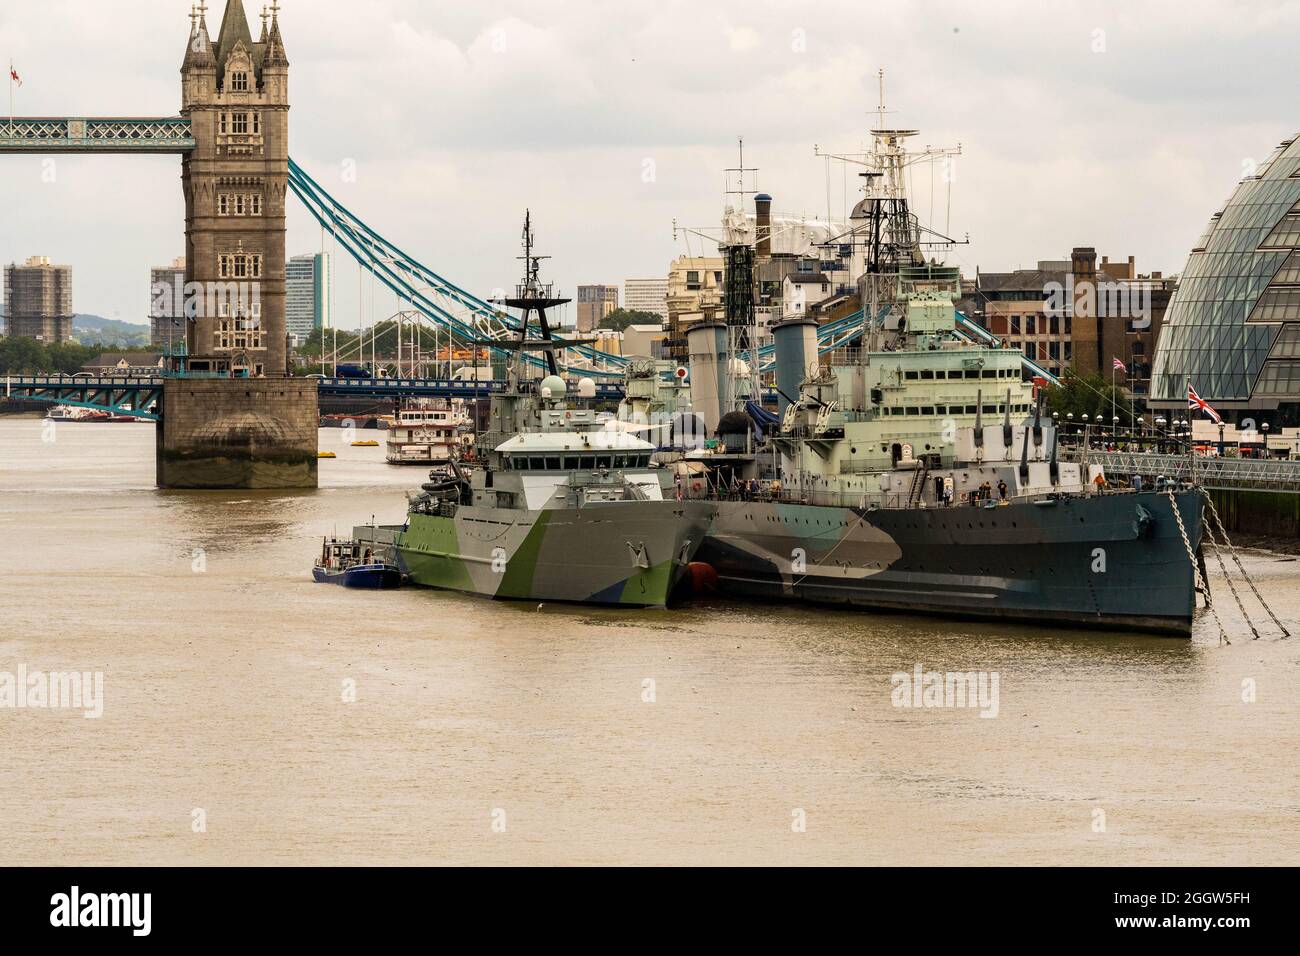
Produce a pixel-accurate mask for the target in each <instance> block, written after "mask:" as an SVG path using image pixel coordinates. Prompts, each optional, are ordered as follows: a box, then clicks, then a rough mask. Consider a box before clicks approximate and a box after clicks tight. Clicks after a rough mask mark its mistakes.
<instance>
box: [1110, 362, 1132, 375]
mask: <svg viewBox="0 0 1300 956" xmlns="http://www.w3.org/2000/svg"><path fill="white" fill-rule="evenodd" d="M1111 370H1112V371H1115V372H1123V373H1124V374H1125V375H1127V374H1128V367H1127V366H1126V365H1125V364H1124V363H1123V362H1121V361H1120V360H1119V359H1115V363H1114V364H1113V365H1111Z"/></svg>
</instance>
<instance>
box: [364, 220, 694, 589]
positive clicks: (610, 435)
mask: <svg viewBox="0 0 1300 956" xmlns="http://www.w3.org/2000/svg"><path fill="white" fill-rule="evenodd" d="M532 247H533V236H532V228H531V220H526V222H525V228H524V248H525V252H524V259H525V278H524V280H523V282H521V283H520V284H519V285H518V286H517V287H516V289H515V294H514V295H513V296H511V297H510V298H508V299H505V300H504V301H503V304H504V305H507V306H509V307H511V308H516V309H518V310H519V312H520V314H521V318H520V322H519V337H518V339H516V340H515V341H513V342H510V343H504V347H506V348H508V349H509V350H510V351H511V358H510V361H509V364H508V368H507V374H506V387H505V389H504V390H503V391H501V392H498V393H494V395H493V397H492V407H491V414H490V424H489V428H488V430H487V431H485V432H483V433H481V434H480V435H479V437H478V443H477V445H478V455H477V461H476V464H475V467H474V469H473V471H472V472H470V473H468V474H466V472H465V471H464V470H463V469H462V468H461V467H460V466H459V465H458V464H457V463H455V462H452V463H451V474H450V475H449V476H446V477H440V476H434V480H432V481H430V482H429V483H426V484H425V485H424V486H423V488H422V491H421V493H420V494H418V495H417V496H415V497H414V498H413V499H412V500H411V504H410V509H409V513H408V515H407V519H406V523H405V525H403V526H401V527H399V528H387V529H384V528H381V529H379V530H378V531H377V532H375V533H374V535H375V537H376V538H378V539H379V540H381V541H383V542H384V543H385V544H387V545H388V546H389V547H390V548H391V550H392V552H393V553H394V554H395V555H396V558H397V561H398V563H399V565H400V567H401V569H402V570H403V571H404V572H405V573H406V574H407V575H408V577H409V580H410V581H411V582H412V583H415V584H420V585H425V586H428V587H437V588H447V589H452V590H458V591H467V592H471V593H475V594H481V595H485V596H489V597H496V598H514V599H522V600H530V601H534V600H535V601H572V602H581V603H592V604H615V605H629V606H638V607H647V606H648V607H661V606H663V605H665V604H666V603H667V602H668V599H669V596H670V594H671V593H672V591H673V588H674V586H675V585H676V584H677V583H678V581H679V580H680V579H681V577H682V576H683V574H684V573H685V571H686V568H687V565H688V564H689V563H690V561H691V560H692V558H693V557H694V555H695V552H696V551H697V550H698V548H699V546H700V544H701V542H702V541H703V539H704V536H705V534H706V533H707V531H708V527H709V523H710V520H711V518H712V515H713V512H714V510H715V509H714V506H713V505H712V503H710V502H704V501H682V500H678V499H677V496H676V494H675V486H674V483H673V477H672V476H671V474H670V473H669V472H668V471H666V470H665V469H662V468H657V467H652V463H651V456H652V454H653V453H654V451H655V446H654V445H653V444H652V443H650V442H648V441H645V440H644V439H642V438H639V437H637V436H636V435H635V434H631V433H628V432H626V431H622V430H618V429H616V428H609V427H606V421H605V420H604V417H598V413H597V412H596V411H595V410H594V409H593V408H591V407H589V405H588V406H586V407H584V404H583V400H584V399H588V398H590V397H591V396H592V395H594V393H595V389H594V385H593V383H591V381H590V380H588V379H584V380H582V381H581V382H579V384H578V393H579V394H578V396H577V397H578V399H579V401H578V402H577V403H574V402H572V401H571V400H570V396H569V394H568V390H569V389H568V384H567V383H566V381H565V379H564V378H562V377H561V376H560V375H559V371H560V366H559V363H558V361H557V358H556V354H555V353H556V350H557V349H558V348H560V345H559V343H557V342H556V341H555V340H554V339H553V338H552V337H551V334H550V327H549V324H548V322H547V318H546V310H547V309H549V308H551V307H552V306H554V305H558V304H561V303H563V302H564V301H566V300H564V299H562V298H560V297H558V296H557V295H555V293H554V291H553V290H552V288H551V286H550V285H549V284H545V283H542V282H541V280H540V278H539V269H538V266H539V261H540V259H541V258H542V257H539V256H535V255H534V254H533V251H532ZM534 315H535V316H536V320H535V323H534V321H531V320H530V316H534ZM493 344H494V345H495V346H496V347H503V343H501V342H494V343H493ZM533 352H539V353H541V354H542V355H544V356H545V359H546V361H545V366H546V369H547V371H548V372H549V374H547V375H545V377H543V378H541V379H540V380H538V379H535V378H529V377H528V369H529V367H530V364H531V363H529V362H527V361H526V360H525V356H526V355H528V354H530V353H533ZM355 533H356V535H357V537H358V538H361V537H363V536H364V535H366V534H367V529H365V528H358V529H356V532H355Z"/></svg>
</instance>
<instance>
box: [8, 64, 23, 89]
mask: <svg viewBox="0 0 1300 956" xmlns="http://www.w3.org/2000/svg"><path fill="white" fill-rule="evenodd" d="M9 82H10V83H17V84H18V85H19V86H22V85H23V78H22V77H21V76H19V75H18V71H17V70H15V69H14V65H13V63H10V64H9Z"/></svg>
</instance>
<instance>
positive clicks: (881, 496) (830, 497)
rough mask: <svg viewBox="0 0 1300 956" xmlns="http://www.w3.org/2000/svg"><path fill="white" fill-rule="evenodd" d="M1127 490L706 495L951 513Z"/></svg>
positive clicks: (818, 491)
mask: <svg viewBox="0 0 1300 956" xmlns="http://www.w3.org/2000/svg"><path fill="white" fill-rule="evenodd" d="M1131 493H1132V489H1130V488H1107V489H1105V490H1100V489H1099V490H1093V491H1090V492H1083V491H1078V492H1072V491H1045V490H1041V489H1040V490H1037V491H1025V492H1021V493H1020V494H1008V495H1007V497H1006V498H1002V497H1000V496H999V495H998V492H997V489H996V488H995V489H993V492H992V495H991V496H990V497H978V496H977V497H975V498H965V499H957V500H954V501H953V502H952V504H950V505H945V504H943V503H941V502H935V501H934V500H932V499H931V498H925V499H922V500H920V501H917V500H916V499H914V498H912V499H910V500H909V495H907V494H905V493H884V492H880V493H876V494H863V493H854V492H839V491H823V490H821V489H808V488H804V489H800V488H782V489H779V490H776V489H770V488H764V487H760V488H759V489H758V490H756V491H751V490H748V489H744V488H736V489H727V488H717V489H711V492H710V493H709V494H708V495H707V496H703V497H707V498H708V499H709V500H711V501H732V502H754V503H759V504H764V503H766V504H790V505H815V506H818V507H825V508H855V509H859V510H872V509H877V508H886V509H911V510H916V511H935V510H939V511H951V510H954V509H962V508H976V509H983V508H996V507H999V506H1000V505H1001V504H1002V503H1003V502H1006V503H1007V504H1012V503H1024V502H1029V501H1047V500H1051V499H1059V498H1078V497H1083V496H1084V495H1085V494H1131Z"/></svg>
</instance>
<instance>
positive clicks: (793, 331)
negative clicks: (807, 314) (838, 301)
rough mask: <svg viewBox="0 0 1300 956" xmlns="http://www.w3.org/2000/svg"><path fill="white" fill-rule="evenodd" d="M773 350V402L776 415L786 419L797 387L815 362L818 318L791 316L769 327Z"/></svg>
mask: <svg viewBox="0 0 1300 956" xmlns="http://www.w3.org/2000/svg"><path fill="white" fill-rule="evenodd" d="M772 342H773V349H774V351H775V352H776V403H777V414H778V415H780V416H781V417H782V418H785V410H786V409H787V408H789V407H790V402H791V401H792V399H793V397H794V396H797V395H798V394H799V386H800V385H802V384H803V382H804V379H805V378H807V377H808V370H809V369H810V368H811V367H812V365H813V363H814V362H816V361H817V321H816V320H815V319H790V320H789V321H788V322H778V323H777V324H776V325H774V326H772Z"/></svg>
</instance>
